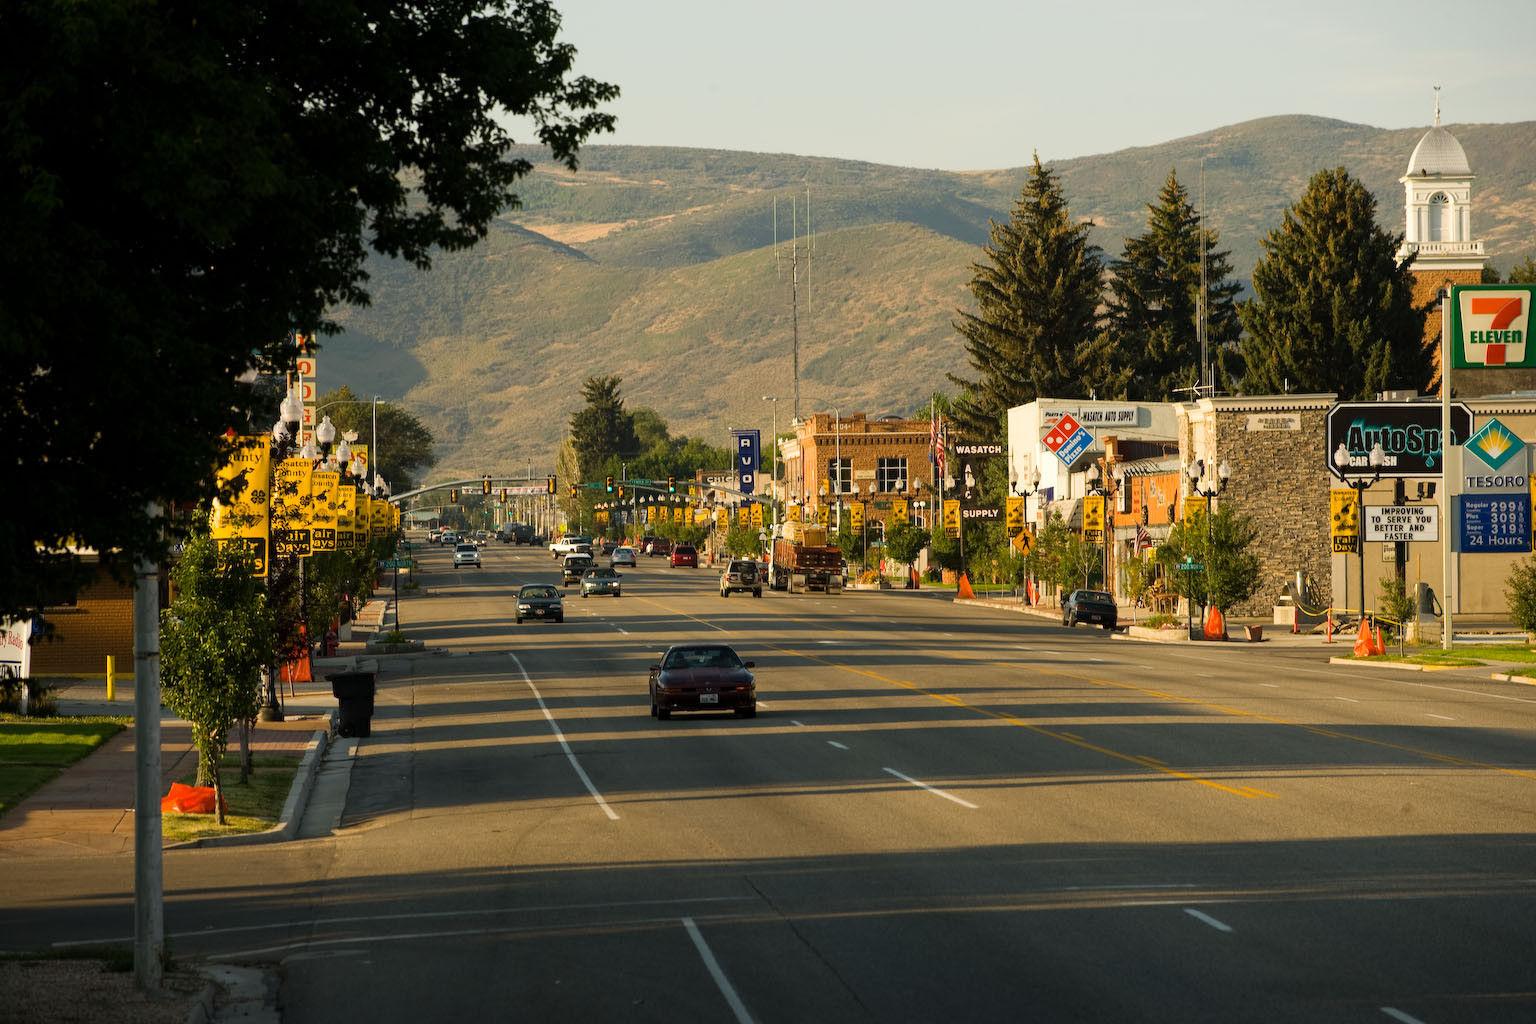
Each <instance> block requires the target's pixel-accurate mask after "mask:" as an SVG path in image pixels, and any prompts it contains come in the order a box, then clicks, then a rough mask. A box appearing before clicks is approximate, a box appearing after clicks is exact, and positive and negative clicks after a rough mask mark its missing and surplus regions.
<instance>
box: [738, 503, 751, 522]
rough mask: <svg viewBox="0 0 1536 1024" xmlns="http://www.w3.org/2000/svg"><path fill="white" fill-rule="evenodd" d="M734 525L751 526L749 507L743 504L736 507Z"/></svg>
mask: <svg viewBox="0 0 1536 1024" xmlns="http://www.w3.org/2000/svg"><path fill="white" fill-rule="evenodd" d="M736 525H737V526H751V525H752V510H751V509H750V508H748V507H747V506H745V505H742V506H741V507H740V508H738V509H737V510H736Z"/></svg>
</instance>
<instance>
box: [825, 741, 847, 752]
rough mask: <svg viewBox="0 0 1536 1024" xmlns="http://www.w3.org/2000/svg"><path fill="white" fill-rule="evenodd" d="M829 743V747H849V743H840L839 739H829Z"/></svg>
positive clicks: (845, 748)
mask: <svg viewBox="0 0 1536 1024" xmlns="http://www.w3.org/2000/svg"><path fill="white" fill-rule="evenodd" d="M827 745H828V746H829V747H836V748H837V749H838V750H847V749H848V745H847V744H846V743H839V742H837V740H827Z"/></svg>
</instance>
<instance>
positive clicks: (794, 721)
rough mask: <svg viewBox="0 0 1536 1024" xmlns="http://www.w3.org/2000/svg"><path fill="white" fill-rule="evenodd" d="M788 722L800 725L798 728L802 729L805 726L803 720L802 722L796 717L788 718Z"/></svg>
mask: <svg viewBox="0 0 1536 1024" xmlns="http://www.w3.org/2000/svg"><path fill="white" fill-rule="evenodd" d="M789 724H790V725H795V726H799V727H800V728H802V729H804V728H805V723H804V722H802V721H800V720H799V719H798V718H791V719H790V720H789Z"/></svg>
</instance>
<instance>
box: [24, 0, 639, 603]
mask: <svg viewBox="0 0 1536 1024" xmlns="http://www.w3.org/2000/svg"><path fill="white" fill-rule="evenodd" d="M559 28H560V19H559V15H558V14H557V13H556V11H555V9H554V7H553V5H552V4H551V3H550V2H548V0H432V2H427V0H338V2H334V3H331V2H327V3H302V4H291V3H274V2H271V0H196V2H185V0H167V2H162V3H144V2H142V0H95V2H92V3H89V4H68V3H59V2H57V0H14V2H11V3H7V4H4V5H0V54H3V56H4V60H3V61H0V101H3V103H4V107H5V110H6V117H5V118H4V119H3V120H0V223H3V224H4V225H5V229H6V236H7V237H6V245H5V246H4V247H0V355H3V356H4V358H5V362H6V364H7V366H8V369H9V372H7V373H6V374H5V375H4V378H3V383H0V435H3V436H5V437H6V439H7V442H8V444H9V445H10V446H11V449H12V451H14V452H17V453H20V458H18V459H16V460H14V461H13V464H12V466H11V468H9V469H8V470H7V476H6V487H7V490H8V491H10V492H11V493H13V494H25V495H27V498H28V500H27V501H25V502H17V501H12V502H7V503H6V504H5V506H4V509H3V511H0V614H3V613H7V612H20V611H23V610H25V609H28V608H35V607H37V606H40V605H43V604H48V603H54V602H57V601H59V600H61V599H64V598H67V597H68V596H69V595H70V594H71V593H72V592H73V591H74V589H75V587H76V586H77V584H78V582H79V581H80V576H81V571H80V567H79V565H78V563H77V560H76V559H75V558H74V557H73V556H72V555H71V554H69V551H70V550H71V549H72V548H73V547H75V546H77V545H78V546H84V547H90V548H94V549H96V550H98V551H101V552H103V553H104V556H105V557H107V558H108V559H111V558H113V557H114V556H115V555H116V556H123V557H125V558H132V557H135V556H137V555H138V554H140V553H146V552H147V553H151V554H153V553H156V552H158V551H159V550H160V544H161V540H160V535H161V532H162V527H163V526H164V518H163V517H160V516H153V515H151V514H150V513H149V512H148V511H147V509H148V508H149V506H150V504H151V503H152V502H186V501H189V500H191V499H194V498H196V497H199V496H201V495H205V494H207V493H208V492H209V491H210V489H211V487H212V478H213V474H212V466H213V465H214V463H215V461H216V458H217V454H218V438H219V435H221V434H222V433H223V432H224V430H225V429H226V428H228V427H231V426H233V427H235V428H237V429H243V428H247V427H251V428H254V429H258V430H264V429H265V427H266V425H267V424H270V422H271V421H272V419H273V418H275V410H273V409H270V408H265V407H263V408H259V409H258V408H253V405H255V404H256V402H257V400H256V398H255V397H254V394H255V393H254V391H253V389H251V388H249V387H247V386H245V385H243V384H241V383H240V382H239V378H241V376H242V375H244V374H246V373H247V372H248V371H250V370H252V369H262V368H265V369H278V370H280V369H281V368H282V366H283V365H284V364H285V363H286V362H287V360H288V358H290V357H291V355H292V351H291V349H289V348H287V346H286V344H285V339H286V338H287V337H288V333H289V331H290V330H291V329H294V328H299V329H304V330H310V331H318V332H320V333H325V332H327V331H328V330H329V329H330V326H331V325H330V324H329V323H328V322H327V320H326V317H325V311H326V310H327V309H328V308H332V307H334V306H335V305H337V304H340V303H365V302H367V300H368V293H367V274H366V272H365V271H364V259H365V257H366V255H367V252H368V250H369V249H370V248H371V249H372V250H374V251H376V252H378V253H382V254H385V255H388V256H396V257H400V258H403V259H406V260H409V261H411V262H413V263H414V264H416V265H417V266H420V267H426V266H428V265H429V264H430V262H431V253H432V250H433V249H434V248H441V249H445V250H452V249H461V248H464V247H466V246H469V245H471V244H473V243H474V242H476V241H477V240H478V239H480V238H482V237H484V235H485V233H486V231H487V229H488V227H489V224H490V222H491V220H492V218H493V217H494V216H495V215H496V214H497V213H498V212H499V211H500V210H502V209H504V208H506V207H508V206H512V205H515V204H516V202H517V196H516V193H515V191H514V185H515V184H516V182H517V181H518V179H519V178H521V177H522V176H523V175H525V174H526V173H528V171H529V170H530V169H531V165H530V164H529V163H528V161H526V160H523V159H508V158H507V150H508V147H509V146H510V145H511V143H512V142H513V139H512V137H511V135H510V133H509V129H508V128H507V127H506V122H505V117H506V115H507V114H509V113H510V114H512V115H517V116H519V117H520V118H522V119H523V121H524V122H526V123H530V124H531V125H532V126H533V127H532V129H531V131H532V133H533V135H534V136H536V138H537V139H538V141H540V142H542V143H543V144H544V145H546V146H547V147H548V148H549V150H550V152H551V153H552V154H553V156H554V157H555V158H556V159H557V160H560V161H562V162H564V163H565V164H566V165H567V166H570V167H572V168H574V167H575V165H576V158H577V153H578V150H579V147H580V145H581V144H582V143H583V142H584V141H585V140H586V139H587V138H588V137H589V136H590V135H591V134H592V133H594V132H601V131H605V130H607V129H609V128H610V127H611V126H612V123H613V118H612V115H610V114H608V113H605V112H603V111H601V110H600V109H599V107H600V106H601V105H602V104H604V103H606V102H607V101H609V100H611V99H613V98H614V97H615V96H617V89H616V88H614V87H613V86H611V85H608V84H605V83H602V82H598V81H595V80H593V79H591V78H588V77H585V76H578V75H575V74H574V73H573V65H574V58H575V53H574V51H573V50H572V48H571V47H570V46H569V45H567V44H565V43H562V42H560V41H559V38H558V33H559Z"/></svg>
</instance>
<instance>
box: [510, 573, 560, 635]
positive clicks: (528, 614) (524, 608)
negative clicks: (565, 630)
mask: <svg viewBox="0 0 1536 1024" xmlns="http://www.w3.org/2000/svg"><path fill="white" fill-rule="evenodd" d="M516 618H517V624H518V625H519V626H521V625H522V624H523V620H524V619H535V620H548V621H550V622H564V621H565V602H563V601H561V600H560V591H559V590H557V589H556V588H554V587H551V586H550V585H548V584H547V583H530V584H529V585H528V586H526V587H524V588H523V589H522V590H519V591H518V592H517V613H516Z"/></svg>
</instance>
